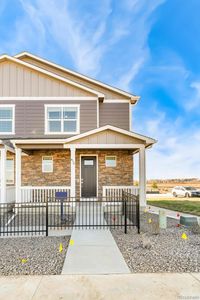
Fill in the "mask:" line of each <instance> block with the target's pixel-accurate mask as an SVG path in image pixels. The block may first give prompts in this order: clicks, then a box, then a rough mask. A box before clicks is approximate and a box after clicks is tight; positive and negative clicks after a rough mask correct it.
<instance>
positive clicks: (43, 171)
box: [42, 155, 54, 173]
mask: <svg viewBox="0 0 200 300" xmlns="http://www.w3.org/2000/svg"><path fill="white" fill-rule="evenodd" d="M44 157H51V160H52V169H51V171H45V170H44V165H43V162H44ZM53 165H54V161H53V156H52V155H43V156H42V173H53Z"/></svg>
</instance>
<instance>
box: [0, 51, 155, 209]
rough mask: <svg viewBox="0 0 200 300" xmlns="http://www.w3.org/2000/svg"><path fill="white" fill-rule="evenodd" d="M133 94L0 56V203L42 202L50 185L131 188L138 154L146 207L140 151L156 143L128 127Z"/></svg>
mask: <svg viewBox="0 0 200 300" xmlns="http://www.w3.org/2000/svg"><path fill="white" fill-rule="evenodd" d="M138 99H139V97H138V96H135V95H132V94H130V93H127V92H124V91H122V90H120V89H117V88H114V87H111V86H109V85H107V84H104V83H101V82H99V81H97V80H94V79H91V78H89V77H87V76H84V75H81V74H79V73H76V72H73V71H71V70H68V69H66V68H63V67H61V66H59V65H56V64H54V63H52V62H49V61H47V60H44V59H41V58H39V57H37V56H34V55H32V54H29V53H26V52H24V53H21V54H18V55H16V56H14V57H10V56H8V55H2V56H0V153H1V165H0V166H1V168H0V169H1V174H0V176H1V193H0V199H1V202H2V203H3V202H8V201H13V200H15V201H17V202H21V201H32V200H34V201H40V200H43V201H44V197H47V196H51V195H54V193H55V191H56V190H63V191H68V194H70V195H71V197H82V198H83V197H100V198H101V197H102V196H105V195H107V194H108V193H112V191H113V189H115V191H114V192H115V193H119V192H120V191H121V190H122V189H124V188H127V189H128V190H129V191H132V192H134V193H137V188H136V187H134V186H133V154H135V153H138V152H139V169H140V184H139V189H138V190H139V194H140V203H141V205H142V206H143V205H145V201H146V192H145V185H146V179H145V172H146V166H145V149H146V148H149V147H151V146H152V145H153V144H154V143H155V140H154V139H152V138H149V137H146V136H143V135H140V134H137V133H135V132H132V131H131V124H132V111H131V110H132V106H134V105H136V104H137V101H138ZM33 198H34V199H33Z"/></svg>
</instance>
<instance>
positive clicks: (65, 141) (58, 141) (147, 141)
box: [11, 125, 157, 148]
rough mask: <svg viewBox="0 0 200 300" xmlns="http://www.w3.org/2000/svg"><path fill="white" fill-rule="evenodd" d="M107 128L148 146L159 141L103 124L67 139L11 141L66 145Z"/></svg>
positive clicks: (14, 143)
mask: <svg viewBox="0 0 200 300" xmlns="http://www.w3.org/2000/svg"><path fill="white" fill-rule="evenodd" d="M106 130H111V131H114V132H117V133H121V134H123V135H125V136H128V137H132V138H135V139H139V140H141V141H142V142H143V143H144V145H145V147H146V148H148V147H150V146H152V145H153V144H155V143H156V142H157V141H156V140H155V139H152V138H150V137H147V136H144V135H141V134H138V133H135V132H131V131H128V130H125V129H121V128H118V127H115V126H111V125H106V126H102V127H100V128H97V129H93V130H90V131H87V132H84V133H81V134H78V135H75V136H73V137H70V138H67V139H63V138H62V139H52V138H51V139H13V140H11V143H12V144H13V146H15V145H16V144H37V145H39V144H46V145H47V144H63V145H66V144H68V143H69V144H70V143H71V142H74V141H76V140H80V139H81V138H84V137H88V136H91V135H93V134H97V133H101V132H103V131H106Z"/></svg>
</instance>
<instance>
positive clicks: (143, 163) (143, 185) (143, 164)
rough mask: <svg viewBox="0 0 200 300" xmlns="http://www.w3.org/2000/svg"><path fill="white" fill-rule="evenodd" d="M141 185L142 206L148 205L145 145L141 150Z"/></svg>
mask: <svg viewBox="0 0 200 300" xmlns="http://www.w3.org/2000/svg"><path fill="white" fill-rule="evenodd" d="M139 185H140V206H141V207H144V206H146V161H145V147H144V146H142V147H141V148H140V151H139Z"/></svg>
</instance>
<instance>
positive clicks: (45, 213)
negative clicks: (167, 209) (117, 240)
mask: <svg viewBox="0 0 200 300" xmlns="http://www.w3.org/2000/svg"><path fill="white" fill-rule="evenodd" d="M134 226H136V227H137V228H138V232H139V230H140V218H139V197H138V196H134V195H132V194H129V193H125V192H124V193H123V195H122V197H120V198H115V199H112V200H111V199H106V198H105V199H104V198H101V199H98V198H94V199H93V198H92V199H91V198H88V199H78V198H67V199H56V198H49V199H48V202H46V203H42V202H41V203H40V202H37V203H15V204H0V236H19V235H22V236H26V235H46V236H48V235H49V233H50V231H51V232H52V231H53V230H63V229H72V228H78V229H80V228H82V229H84V228H93V229H99V228H104V229H108V228H110V229H114V228H123V229H124V232H125V233H127V229H128V228H130V227H134Z"/></svg>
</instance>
